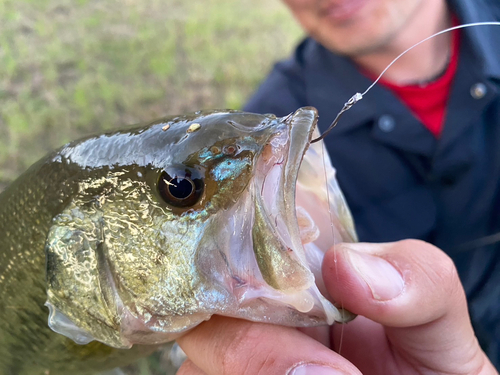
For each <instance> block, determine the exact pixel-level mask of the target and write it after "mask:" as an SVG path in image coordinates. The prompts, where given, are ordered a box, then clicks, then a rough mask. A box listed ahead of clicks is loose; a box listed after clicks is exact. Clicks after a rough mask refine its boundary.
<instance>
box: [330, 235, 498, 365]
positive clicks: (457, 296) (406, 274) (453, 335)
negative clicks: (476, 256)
mask: <svg viewBox="0 0 500 375" xmlns="http://www.w3.org/2000/svg"><path fill="white" fill-rule="evenodd" d="M323 277H324V279H325V285H326V287H327V289H328V292H329V293H330V294H331V296H332V297H333V298H334V300H336V301H340V303H341V304H342V305H343V307H345V308H346V309H348V310H350V311H352V312H353V313H355V314H359V315H362V316H364V317H366V318H368V319H370V320H371V321H372V323H371V324H374V323H373V322H376V323H380V324H381V325H382V326H383V328H381V329H379V330H378V332H379V336H380V337H383V339H384V340H386V341H388V342H389V345H388V346H386V348H387V347H390V348H392V350H394V351H395V352H396V354H399V355H400V357H402V358H404V359H405V360H407V362H411V363H412V364H413V365H415V364H417V366H418V367H421V368H426V369H432V370H434V371H436V372H438V373H439V372H443V373H455V372H457V369H459V370H460V371H458V372H457V373H473V372H476V371H477V370H478V369H479V368H482V366H485V365H488V364H489V362H488V360H487V358H486V356H485V355H484V353H483V352H482V351H481V349H480V348H479V345H478V343H477V340H476V338H475V335H474V332H473V329H472V326H471V323H470V320H469V315H468V311H467V302H466V298H465V293H464V290H463V288H462V285H461V284H460V280H459V278H458V275H457V271H456V268H455V266H454V264H453V262H452V260H451V259H450V258H449V257H448V256H447V255H446V254H445V253H444V252H442V251H441V250H439V249H438V248H436V247H434V246H432V245H430V244H428V243H425V242H422V241H416V240H405V241H400V242H395V243H386V244H367V243H357V244H340V245H337V246H336V247H335V249H333V250H330V251H328V252H327V253H326V255H325V259H324V261H323ZM339 280H341V281H342V282H341V283H340V282H339ZM361 322H362V319H361V320H360V322H359V323H357V322H356V321H355V322H354V323H357V324H358V325H359V326H360V327H361V326H363V329H362V330H363V332H361V328H360V332H358V333H355V334H354V335H356V334H365V335H366V333H367V327H368V326H367V323H366V321H364V323H361ZM354 323H353V326H355V325H356V324H354ZM371 328H373V327H371ZM346 331H349V325H348V327H347V328H346ZM376 331H377V330H376V329H372V332H376ZM369 339H373V338H369ZM346 341H350V340H346ZM372 347H373V348H374V350H373V353H372V355H373V356H374V358H373V361H374V363H375V362H376V358H375V357H377V356H380V353H379V352H377V351H380V348H379V347H378V345H372ZM344 350H345V351H344V352H343V353H342V354H343V355H346V356H347V358H348V359H350V360H351V361H352V362H353V363H354V364H356V365H358V359H356V358H352V357H351V358H349V352H350V351H349V349H348V348H347V347H346V346H344ZM354 352H355V351H353V353H354ZM359 360H361V359H359ZM379 360H380V359H379ZM362 361H364V362H366V361H370V358H369V355H368V356H367V353H364V357H363V359H362ZM489 365H490V366H491V364H489ZM362 367H363V366H361V367H360V369H361V370H363V368H362ZM469 370H470V371H469Z"/></svg>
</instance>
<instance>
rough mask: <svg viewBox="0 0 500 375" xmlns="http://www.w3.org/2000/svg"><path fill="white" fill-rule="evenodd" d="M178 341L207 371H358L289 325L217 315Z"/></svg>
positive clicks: (303, 373)
mask: <svg viewBox="0 0 500 375" xmlns="http://www.w3.org/2000/svg"><path fill="white" fill-rule="evenodd" d="M177 342H178V344H179V345H180V346H181V348H182V349H183V350H184V352H185V353H186V355H187V356H188V358H190V360H191V361H193V363H194V364H195V365H196V366H198V367H199V368H200V369H201V370H202V371H204V372H205V373H207V374H208V375H212V374H213V375H216V374H217V375H218V374H278V375H279V374H283V375H285V374H290V375H306V374H318V375H327V374H332V375H333V374H360V373H359V371H358V370H357V369H356V368H355V367H354V366H353V365H352V364H351V363H350V362H348V361H347V360H345V359H344V358H342V357H340V356H339V355H338V354H336V353H334V352H333V351H331V350H330V349H328V348H327V347H325V346H323V345H321V344H320V343H319V342H317V341H316V340H314V339H312V338H310V337H308V336H307V335H305V334H303V333H301V332H299V331H297V330H296V329H294V328H289V327H281V326H275V325H271V324H264V323H253V322H248V321H243V320H238V319H233V318H223V317H219V316H214V317H212V319H210V320H209V321H208V322H205V323H203V324H200V325H199V326H198V327H196V328H195V329H193V330H192V331H190V332H188V333H187V334H186V335H184V336H182V337H181V338H179V339H177ZM307 371H309V372H307ZM321 371H322V372H321Z"/></svg>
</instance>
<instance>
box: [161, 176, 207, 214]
mask: <svg viewBox="0 0 500 375" xmlns="http://www.w3.org/2000/svg"><path fill="white" fill-rule="evenodd" d="M203 185H204V184H203V180H202V179H201V178H192V176H191V173H190V172H189V171H187V170H186V171H183V172H182V173H178V174H177V173H176V174H173V175H170V174H168V173H167V172H165V171H164V172H162V173H161V175H160V178H159V180H158V191H159V193H160V196H161V197H162V199H163V200H164V201H165V202H166V203H167V204H169V205H171V206H174V207H190V206H194V205H195V204H196V203H197V202H198V200H199V199H200V197H201V195H202V193H203Z"/></svg>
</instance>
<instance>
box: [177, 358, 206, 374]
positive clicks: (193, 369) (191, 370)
mask: <svg viewBox="0 0 500 375" xmlns="http://www.w3.org/2000/svg"><path fill="white" fill-rule="evenodd" d="M176 375H206V373H205V372H203V371H202V370H200V368H199V367H198V366H196V365H195V364H194V363H193V362H192V361H191V360H190V359H186V360H185V361H184V363H183V364H182V366H181V367H179V370H177V372H176Z"/></svg>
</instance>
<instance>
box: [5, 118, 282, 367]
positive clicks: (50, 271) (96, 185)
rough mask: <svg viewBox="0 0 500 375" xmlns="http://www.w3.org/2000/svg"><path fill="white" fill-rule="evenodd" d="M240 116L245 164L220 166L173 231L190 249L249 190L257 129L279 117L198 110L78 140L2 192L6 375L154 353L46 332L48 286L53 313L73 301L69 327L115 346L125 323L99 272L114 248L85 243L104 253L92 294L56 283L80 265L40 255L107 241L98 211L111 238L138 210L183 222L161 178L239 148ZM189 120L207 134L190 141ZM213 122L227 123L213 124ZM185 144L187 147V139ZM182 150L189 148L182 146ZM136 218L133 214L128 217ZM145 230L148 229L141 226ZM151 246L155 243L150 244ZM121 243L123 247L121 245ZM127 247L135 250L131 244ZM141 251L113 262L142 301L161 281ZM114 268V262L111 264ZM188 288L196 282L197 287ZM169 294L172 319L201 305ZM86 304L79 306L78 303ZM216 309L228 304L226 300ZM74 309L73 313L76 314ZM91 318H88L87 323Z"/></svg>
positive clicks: (117, 362) (108, 363) (183, 291)
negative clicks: (213, 218) (168, 204)
mask: <svg viewBox="0 0 500 375" xmlns="http://www.w3.org/2000/svg"><path fill="white" fill-rule="evenodd" d="M234 116H236V118H237V122H238V123H239V124H240V125H239V126H240V128H239V134H235V137H236V135H237V136H238V139H240V138H241V133H242V132H247V133H248V137H247V138H248V142H247V143H248V144H247V146H248V147H247V148H246V149H245V150H244V152H242V153H241V155H240V157H237V158H236V159H234V160H239V161H240V164H241V165H240V169H239V177H237V178H231V179H228V178H225V177H224V173H226V172H227V171H225V170H224V168H219V171H218V173H219V175H220V179H219V180H218V181H214V180H215V179H212V180H211V181H206V188H205V194H209V195H210V194H211V195H212V199H210V200H205V201H204V203H207V202H209V205H207V207H203V209H201V210H198V211H196V210H194V212H193V213H192V214H191V215H186V216H185V218H187V219H185V220H186V221H185V222H186V223H187V225H186V226H185V227H184V229H181V230H179V229H175V231H176V233H175V234H176V236H177V239H182V240H181V243H182V241H183V242H184V244H189V242H192V241H196V240H197V237H196V236H197V230H198V227H196V225H203V219H204V217H205V218H206V217H207V216H208V214H207V212H208V211H210V210H219V209H224V205H226V204H229V203H228V202H234V200H235V199H237V195H238V192H239V191H242V189H244V188H245V187H246V185H247V183H248V178H249V172H250V169H249V167H248V166H249V165H250V164H251V159H252V157H253V156H254V155H255V154H256V153H258V152H260V148H261V146H262V144H263V143H264V142H263V139H261V138H259V137H263V136H265V137H268V136H269V131H267V132H266V131H261V132H260V133H259V131H256V129H255V127H256V126H260V125H261V124H262V123H264V124H268V123H269V122H271V121H274V120H275V117H274V116H258V115H248V114H246V115H242V114H236V113H234V114H233V113H232V112H221V113H218V112H214V113H208V114H203V113H202V114H200V113H198V114H194V115H191V116H185V117H177V118H170V119H164V120H162V121H159V122H156V123H153V124H151V125H149V126H147V127H145V128H137V129H133V130H127V131H122V132H117V133H112V134H107V135H102V136H98V137H93V138H89V139H86V140H83V141H78V142H74V143H71V144H68V145H66V146H64V147H63V148H62V149H61V150H58V151H56V152H54V153H52V154H50V155H49V156H47V157H46V158H44V159H42V160H41V161H39V162H38V163H36V164H35V165H33V166H32V167H31V168H30V169H29V170H28V171H26V172H25V173H24V174H23V175H22V176H21V177H19V179H17V180H16V181H15V182H14V183H13V184H12V185H11V186H9V187H8V188H7V189H6V190H5V191H4V192H3V193H2V194H0V300H1V301H2V303H1V305H0V337H1V338H2V339H1V341H0V374H9V375H10V374H12V375H17V374H18V375H25V374H30V375H33V374H34V375H36V374H47V373H50V374H51V375H54V374H68V373H72V374H84V373H92V372H94V371H96V370H102V369H106V368H113V367H116V366H121V365H124V364H126V363H129V362H132V361H134V360H135V359H136V358H138V357H141V356H144V355H147V354H148V353H150V352H151V351H152V350H154V349H155V348H156V347H155V346H148V345H134V347H133V348H132V349H130V350H120V349H115V348H111V347H109V346H107V345H104V344H101V343H99V342H91V343H90V344H87V345H77V344H75V343H74V342H73V341H72V340H70V339H68V338H67V337H65V336H62V335H59V334H56V333H54V332H53V331H52V330H50V329H49V327H48V326H47V316H48V310H47V308H46V307H44V303H45V302H46V299H47V285H48V286H49V298H50V297H52V302H53V303H54V304H56V305H58V306H57V307H60V306H64V305H68V304H70V303H73V302H74V301H77V302H76V304H74V305H73V306H71V307H70V308H69V309H68V310H67V311H65V313H66V314H67V315H69V316H70V318H71V319H72V320H73V322H75V323H77V325H78V326H80V327H83V328H84V329H89V330H90V331H92V333H93V334H96V332H100V333H99V334H102V335H103V336H104V337H106V338H107V339H108V341H111V342H114V341H113V340H115V339H116V337H114V335H116V328H117V324H119V323H120V322H119V319H120V318H119V316H118V315H119V314H118V313H117V310H119V308H120V307H119V306H116V304H114V302H113V298H112V297H113V293H114V292H113V291H112V290H110V289H109V285H106V282H105V281H106V280H105V279H103V277H109V274H106V272H103V271H102V270H103V269H105V268H106V267H108V268H109V267H110V265H109V264H106V256H107V255H109V253H106V254H104V253H105V252H106V247H107V246H109V245H110V244H109V243H108V242H106V241H104V239H103V241H102V242H101V243H99V241H93V242H92V241H89V243H88V244H87V245H88V246H89V249H88V250H93V251H95V253H97V254H99V253H100V252H101V253H100V254H101V256H99V255H98V256H97V260H96V261H97V262H98V263H99V265H98V267H97V271H96V272H94V273H92V275H91V276H92V277H94V279H93V280H91V281H92V282H91V283H90V284H88V285H87V286H86V287H84V286H85V282H86V281H85V280H81V284H80V285H79V286H78V287H75V286H74V285H70V284H65V283H66V281H64V277H59V276H61V275H64V274H65V273H67V272H68V270H71V269H72V272H73V274H75V273H78V272H79V271H81V269H78V267H82V265H81V264H74V265H73V266H72V267H73V268H72V267H67V266H68V264H64V262H61V259H58V258H57V257H56V256H55V255H54V252H50V251H49V252H48V255H47V259H46V254H45V251H44V248H45V247H46V245H47V247H48V248H49V249H53V248H54V247H57V246H56V245H57V244H63V245H65V246H71V245H74V244H76V243H77V242H78V241H84V240H85V237H86V236H88V233H85V232H86V230H87V231H89V230H90V231H94V233H93V234H95V235H96V237H97V238H98V236H101V235H103V234H104V233H103V228H102V227H99V226H100V225H101V224H102V219H103V215H104V214H103V213H102V212H99V210H100V208H101V207H107V209H112V210H113V211H108V212H107V214H108V216H110V217H111V220H108V226H107V228H106V230H107V231H108V232H109V231H112V228H111V227H112V225H109V221H113V219H115V220H114V224H116V225H117V226H116V228H115V229H116V231H119V230H120V229H119V225H118V224H120V220H122V219H123V218H126V219H127V222H126V223H125V225H130V228H131V227H133V225H134V220H135V219H141V218H142V219H143V218H144V217H141V216H140V214H139V213H140V212H143V213H144V214H145V215H146V214H150V211H151V210H153V211H156V213H158V214H160V213H161V214H163V216H164V217H165V216H166V217H169V218H170V219H173V218H175V219H177V218H178V216H176V215H177V214H178V213H179V212H176V209H172V210H170V211H169V210H166V208H165V205H164V204H163V203H162V201H161V200H159V199H158V197H157V192H156V190H155V188H154V186H155V184H156V183H157V180H158V175H159V174H160V173H161V171H163V170H164V169H166V168H169V167H171V166H172V165H176V164H177V165H178V164H181V166H182V163H184V164H186V163H187V164H191V165H193V166H194V165H195V164H196V163H201V162H202V161H203V155H202V154H201V152H200V153H198V154H196V153H193V152H192V150H204V152H205V153H207V152H209V151H210V150H211V151H210V152H216V151H218V152H219V153H220V154H221V155H223V150H224V147H226V146H227V145H230V146H234V144H235V142H236V140H237V139H236V138H235V137H228V136H227V133H228V129H231V127H234V126H233V125H232V124H231V123H230V122H231V121H233V117H234ZM193 122H196V123H201V128H200V129H198V130H196V131H195V132H194V133H193V134H192V135H187V134H186V128H187V127H188V125H189V124H192V123H193ZM166 123H168V124H169V125H170V128H169V129H168V130H167V131H164V130H162V128H164V127H165V124H166ZM215 123H218V124H219V125H220V124H224V126H217V127H216V126H215ZM245 128H247V129H245ZM205 129H209V130H208V131H206V130H205ZM186 137H187V138H189V139H190V142H188V143H187V142H185V140H186V139H187V138H186ZM183 142H184V143H183ZM243 143H244V142H243ZM174 144H175V147H174ZM184 144H185V145H188V146H189V147H184V146H183V145H184ZM169 146H171V147H170V149H169ZM252 147H253V148H252ZM190 158H191V159H193V158H194V159H193V160H190ZM208 159H209V160H208V162H207V163H208V164H206V165H203V166H202V168H201V169H200V173H203V168H209V167H210V165H209V164H210V162H212V163H213V160H212V159H213V158H212V159H210V158H208ZM219 165H220V163H219ZM194 169H196V168H194ZM230 170H231V173H234V171H235V169H234V168H233V167H231V168H230ZM224 194H226V196H225V197H223V195H224ZM227 194H231V196H232V197H231V199H228V197H227ZM138 195H141V197H142V198H141V199H143V202H144V199H146V200H147V201H149V202H150V203H151V207H149V208H148V209H145V208H144V207H143V206H141V205H140V204H137V205H135V206H134V205H132V206H130V205H127V203H130V202H134V197H137V196H138ZM75 197H76V198H75ZM127 197H130V200H129V201H127V200H126V199H125V198H127ZM219 197H221V198H219ZM135 203H137V202H135ZM204 203H200V204H204ZM198 208H200V207H198ZM146 211H147V212H146ZM179 211H182V209H179ZM131 212H133V213H135V214H137V216H135V217H130V216H129V215H130V213H131ZM115 213H118V214H115ZM165 213H166V214H167V215H165ZM99 215H101V217H99ZM120 215H122V216H121V217H120ZM146 216H147V215H146ZM110 217H108V218H107V219H110ZM147 219H148V220H149V221H150V223H151V224H153V225H156V224H157V223H155V219H154V218H152V216H151V215H149V217H147ZM181 221H182V220H181ZM196 223H197V224H196ZM200 223H201V224H200ZM167 226H168V225H167ZM146 227H147V226H146ZM140 230H144V226H143V227H142V228H141V229H140ZM99 231H101V232H99ZM108 234H109V233H108ZM79 235H82V236H80V237H79ZM138 238H140V239H141V240H137V241H136V242H135V243H134V245H135V246H138V247H140V248H141V249H142V250H144V249H145V248H146V247H147V246H146V245H149V244H148V243H147V238H148V237H147V233H145V236H144V237H138ZM87 240H88V238H87ZM115 240H116V241H117V243H115V244H113V246H115V245H117V244H118V242H119V241H122V240H123V238H122V239H120V237H119V236H115ZM154 240H157V238H156V239H155V238H152V239H151V241H154ZM51 241H52V243H51ZM54 243H56V245H54ZM174 243H175V246H174V247H172V246H171V244H170V245H169V244H168V243H166V242H163V243H162V244H163V245H165V246H167V248H168V249H170V250H171V251H170V253H169V251H168V250H167V251H166V254H167V255H172V251H173V250H175V247H177V246H178V244H179V241H178V240H177V241H174ZM53 245H54V246H53ZM121 245H126V243H124V242H122V243H121ZM141 245H143V246H141ZM169 246H170V247H169ZM186 247H187V248H189V246H186ZM156 248H158V247H156ZM130 249H131V250H133V249H132V247H130ZM65 254H68V252H66V253H65ZM144 254H145V253H142V254H140V253H136V254H135V255H136V257H135V258H134V259H129V260H128V261H127V262H122V263H120V260H119V259H118V260H116V259H115V260H116V261H117V263H119V264H120V266H121V267H122V271H124V272H125V273H127V272H129V273H130V275H132V276H131V277H130V278H129V279H128V280H120V281H121V282H122V283H121V285H120V286H119V288H122V290H121V292H122V295H123V296H125V298H126V296H127V293H129V292H130V291H131V290H132V289H133V290H134V292H133V293H129V296H130V298H131V299H132V298H135V297H138V296H139V298H140V297H143V296H142V295H141V293H146V294H148V295H151V290H150V288H151V286H154V283H157V282H158V280H159V279H157V278H156V279H155V276H158V275H154V274H153V273H151V272H149V273H148V272H145V273H142V274H141V272H140V267H138V265H140V264H141V261H143V260H144V259H143V258H141V257H143V256H144ZM160 255H161V254H160ZM76 256H77V257H85V256H86V254H85V251H80V252H79V254H77V255H76ZM164 256H165V254H163V257H164ZM89 261H90V258H89ZM155 261H156V262H158V264H161V265H163V264H165V259H164V258H163V259H156V260H155ZM153 263H154V262H153ZM115 266H116V264H115V265H114V266H113V267H115ZM177 266H184V267H185V266H186V265H185V264H184V262H183V259H179V260H178V262H177ZM99 270H100V271H99ZM149 271H151V270H149ZM84 276H85V275H84ZM86 276H88V275H86ZM87 281H89V280H87ZM95 282H97V284H96V283H95ZM191 282H196V281H193V280H191ZM127 283H128V284H127ZM96 287H101V288H102V290H103V293H102V296H100V298H101V300H99V301H97V303H96V300H93V299H95V298H97V297H96V295H95V294H92V290H95V288H96ZM172 287H173V288H174V289H175V288H177V290H176V291H175V293H174V295H176V296H177V297H179V296H180V297H179V298H178V299H177V301H174V302H173V303H172V305H171V306H170V307H168V308H167V310H169V311H170V312H172V313H174V314H176V313H177V314H186V310H185V309H183V308H182V306H183V304H185V303H186V301H188V300H190V299H191V300H192V299H193V298H195V296H193V294H192V293H191V288H192V285H190V284H189V282H187V281H186V280H184V281H182V282H181V283H180V284H178V285H173V286H172ZM160 292H161V293H164V292H165V289H163V290H159V291H158V293H160ZM177 292H178V293H177ZM50 294H52V295H51V296H50ZM81 297H83V299H82V300H79V298H81ZM216 297H217V296H216ZM125 302H128V301H125ZM219 303H220V304H223V303H224V301H223V300H222V301H219ZM94 305H96V306H94ZM160 305H161V303H160ZM176 306H177V307H179V311H177V312H176V311H172V309H175V307H176ZM148 307H150V308H154V307H155V304H154V303H152V304H149V305H148ZM161 307H163V308H164V306H161ZM78 309H87V310H88V311H87V315H86V318H85V319H82V318H81V315H79V312H78ZM68 311H69V312H68ZM72 312H74V315H71V313H72ZM136 313H138V314H147V311H136ZM87 318H89V320H86V319H87ZM116 340H118V339H116ZM144 341H145V342H148V338H147V337H145V338H144ZM116 346H119V345H116ZM47 371H48V372H47Z"/></svg>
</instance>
